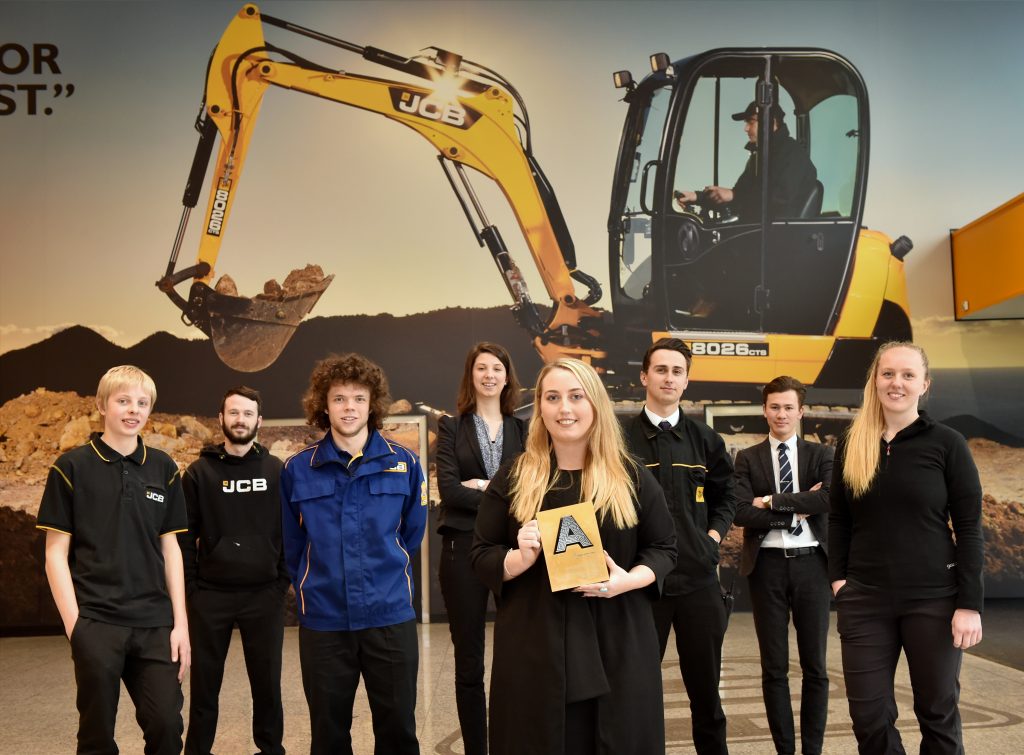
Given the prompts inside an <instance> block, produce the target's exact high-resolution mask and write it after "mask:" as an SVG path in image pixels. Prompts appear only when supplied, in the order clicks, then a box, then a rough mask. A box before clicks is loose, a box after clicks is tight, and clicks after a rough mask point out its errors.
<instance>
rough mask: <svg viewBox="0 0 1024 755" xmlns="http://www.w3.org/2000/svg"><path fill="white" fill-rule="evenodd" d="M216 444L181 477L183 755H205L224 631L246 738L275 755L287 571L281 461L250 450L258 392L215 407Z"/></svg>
mask: <svg viewBox="0 0 1024 755" xmlns="http://www.w3.org/2000/svg"><path fill="white" fill-rule="evenodd" d="M218 418H219V419H220V425H221V429H222V430H223V432H224V442H223V443H221V444H219V445H211V446H207V447H206V448H204V449H203V451H202V453H201V455H200V456H199V458H198V459H197V460H196V461H195V462H193V463H192V465H191V466H189V468H188V469H187V470H186V471H185V475H184V477H183V485H184V489H185V502H186V504H187V506H188V532H187V533H184V534H182V535H179V541H180V543H181V551H182V553H183V554H184V557H185V587H186V592H187V593H188V611H189V625H190V626H191V628H192V651H193V654H194V663H193V666H192V680H191V688H190V697H189V720H188V735H187V736H186V737H185V753H186V755H209V754H210V750H211V748H212V747H213V741H214V738H215V736H216V734H217V717H218V713H219V706H218V698H219V696H220V688H221V682H222V681H223V679H224V662H225V660H226V659H227V655H228V646H229V645H230V644H231V631H232V629H233V628H234V626H235V625H236V624H237V625H238V631H239V634H240V635H241V638H242V651H243V653H244V655H245V669H246V672H247V673H248V676H249V688H250V690H251V692H252V737H253V741H254V742H255V744H256V748H257V749H258V750H259V752H260V754H261V755H283V753H284V746H283V744H282V739H283V737H284V710H283V708H282V704H281V646H282V643H283V641H284V595H285V592H286V591H287V589H288V570H287V568H286V567H285V562H284V550H283V548H282V545H281V498H280V492H279V482H280V478H281V467H282V466H283V465H282V463H281V461H280V460H279V459H277V458H276V457H274V456H272V455H271V454H270V452H269V451H267V449H266V448H264V447H263V446H261V445H260V444H259V443H257V442H256V434H257V433H258V432H259V429H260V426H261V425H262V424H263V416H262V402H261V399H260V394H259V391H256V390H254V389H252V388H248V387H246V386H238V387H236V388H232V389H230V390H229V391H228V392H227V393H226V394H224V398H223V399H222V401H221V408H220V414H219V415H218Z"/></svg>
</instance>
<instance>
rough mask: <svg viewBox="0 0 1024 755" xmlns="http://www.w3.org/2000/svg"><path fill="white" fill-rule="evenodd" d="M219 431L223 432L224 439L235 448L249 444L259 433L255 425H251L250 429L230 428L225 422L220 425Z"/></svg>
mask: <svg viewBox="0 0 1024 755" xmlns="http://www.w3.org/2000/svg"><path fill="white" fill-rule="evenodd" d="M220 429H221V430H223V431H224V437H225V438H227V439H228V442H229V443H234V444H235V445H236V446H244V445H246V444H247V443H251V442H252V441H253V440H255V439H256V433H258V432H259V431H260V429H259V427H258V426H256V425H253V426H252V428H249V427H238V428H232V427H230V426H229V425H228V424H227V423H226V422H221V423H220Z"/></svg>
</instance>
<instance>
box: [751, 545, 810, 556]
mask: <svg viewBox="0 0 1024 755" xmlns="http://www.w3.org/2000/svg"><path fill="white" fill-rule="evenodd" d="M762 550H763V552H765V553H779V554H781V555H783V556H785V557H786V558H797V557H799V556H810V555H811V554H812V553H817V552H818V546H816V545H811V546H808V547H806V548H763V549H762Z"/></svg>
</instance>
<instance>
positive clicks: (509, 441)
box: [501, 415, 526, 462]
mask: <svg viewBox="0 0 1024 755" xmlns="http://www.w3.org/2000/svg"><path fill="white" fill-rule="evenodd" d="M522 427H523V426H522V423H521V422H520V421H519V420H517V419H516V418H515V417H512V416H509V415H505V420H504V421H503V422H502V425H501V433H502V438H501V460H502V461H503V462H504V461H508V460H509V459H511V458H513V457H515V456H518V455H519V454H520V453H522V450H523V445H524V444H525V443H526V438H525V437H524V436H523V430H522Z"/></svg>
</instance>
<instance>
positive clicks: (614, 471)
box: [511, 359, 639, 529]
mask: <svg viewBox="0 0 1024 755" xmlns="http://www.w3.org/2000/svg"><path fill="white" fill-rule="evenodd" d="M552 370H567V371H569V372H571V373H572V374H573V375H574V376H575V377H576V379H577V380H579V381H580V385H581V386H582V387H583V392H584V393H585V394H586V396H587V400H588V401H589V402H590V405H591V406H592V407H593V409H594V422H593V424H592V425H591V428H590V436H589V437H588V438H587V452H586V458H585V460H584V462H583V480H582V484H581V495H582V497H583V499H584V500H589V501H592V502H593V504H594V512H595V513H596V514H597V518H598V520H599V521H601V522H604V520H605V518H606V517H607V516H609V515H610V516H611V521H612V524H614V525H615V526H616V527H617V528H618V529H627V528H629V527H635V526H636V525H637V522H638V521H639V519H638V517H637V513H636V503H635V501H636V491H635V489H634V486H633V477H632V476H631V475H630V472H631V471H632V472H634V473H635V471H636V463H635V462H634V461H633V460H632V459H631V458H630V457H629V455H628V454H627V453H626V445H625V442H624V441H623V437H622V426H621V425H620V424H619V421H618V419H616V417H615V412H614V411H613V410H612V403H611V401H610V400H609V399H608V394H607V392H605V389H604V386H603V385H602V384H601V379H600V378H599V377H598V376H597V372H595V371H594V368H593V367H591V366H590V365H589V364H585V363H584V362H581V361H579V360H578V359H558V360H556V361H554V362H552V363H551V364H548V365H545V366H544V368H543V369H541V371H540V374H539V375H537V387H536V388H535V389H534V402H533V417H532V419H531V421H530V432H529V435H527V438H526V448H525V450H524V452H523V454H522V456H520V457H519V458H518V459H517V460H516V462H515V465H514V466H513V467H512V475H511V482H512V487H511V496H512V509H511V514H512V516H513V517H515V519H516V521H518V522H519V523H521V524H525V523H526V522H528V521H530V520H531V519H533V518H534V517H536V516H537V512H538V511H540V507H541V504H542V503H543V501H544V496H545V495H547V493H548V492H549V491H551V490H552V489H553V488H554V487H555V486H556V485H557V483H558V481H559V478H560V477H561V472H560V471H559V470H558V469H557V468H556V469H555V470H554V473H552V470H551V456H552V449H553V447H552V444H551V436H550V435H549V434H548V429H547V427H545V426H544V420H543V419H541V416H540V407H541V401H542V396H541V390H542V386H543V385H544V378H545V377H547V376H548V374H549V373H550V372H551V371H552Z"/></svg>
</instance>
